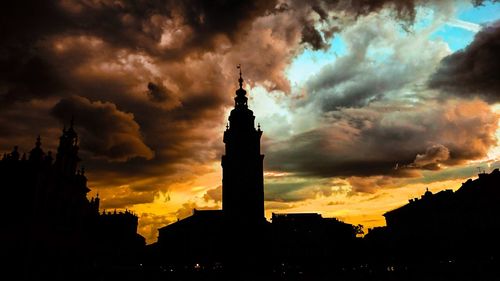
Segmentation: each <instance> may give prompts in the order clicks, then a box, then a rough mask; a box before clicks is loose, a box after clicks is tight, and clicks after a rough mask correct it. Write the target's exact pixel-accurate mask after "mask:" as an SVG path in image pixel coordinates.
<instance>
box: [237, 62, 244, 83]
mask: <svg viewBox="0 0 500 281" xmlns="http://www.w3.org/2000/svg"><path fill="white" fill-rule="evenodd" d="M236 68H238V69H239V70H240V79H238V82H239V83H240V89H243V77H242V76H241V64H238V65H237V66H236Z"/></svg>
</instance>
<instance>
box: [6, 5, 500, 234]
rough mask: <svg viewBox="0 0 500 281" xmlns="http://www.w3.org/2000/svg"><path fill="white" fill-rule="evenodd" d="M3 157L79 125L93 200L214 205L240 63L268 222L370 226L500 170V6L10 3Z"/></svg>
mask: <svg viewBox="0 0 500 281" xmlns="http://www.w3.org/2000/svg"><path fill="white" fill-rule="evenodd" d="M0 14H1V17H0V24H1V28H0V38H2V40H1V43H0V151H1V152H2V153H3V152H8V151H10V150H11V149H12V147H13V146H14V145H19V147H20V149H21V150H22V151H29V150H30V149H31V148H32V147H33V146H34V141H35V138H36V136H37V135H38V134H40V135H41V136H42V143H43V148H44V149H45V151H48V150H52V151H54V150H55V149H56V147H57V139H58V137H59V135H60V134H61V129H62V127H63V126H64V124H68V123H69V120H70V118H71V116H74V117H75V123H76V129H77V132H78V133H79V135H80V139H81V150H80V155H81V158H83V162H82V164H83V165H85V168H86V171H87V176H88V178H89V187H90V188H91V189H92V192H91V193H90V194H89V195H90V196H95V194H96V193H99V195H100V197H101V198H102V201H101V202H102V208H105V209H107V210H110V209H125V208H127V209H132V210H133V211H135V212H136V213H137V214H138V215H139V216H140V226H139V232H140V233H141V234H142V235H144V236H145V237H146V238H147V239H148V242H153V241H155V240H156V237H157V228H159V227H161V226H164V225H166V224H168V223H170V222H173V221H176V220H177V219H178V218H184V217H186V216H188V215H190V214H191V213H192V209H193V208H200V209H204V208H220V207H221V187H220V183H221V167H220V157H221V155H222V153H223V143H222V133H223V130H224V127H225V124H226V121H227V117H228V114H229V110H230V109H231V107H232V104H233V99H232V98H233V95H234V91H235V90H236V88H237V77H238V74H237V69H236V65H237V64H241V65H242V67H243V74H244V78H245V87H246V89H247V91H248V92H249V99H250V101H249V104H250V107H251V108H252V110H253V111H254V113H255V115H256V121H257V122H259V123H260V124H261V126H262V130H263V131H264V135H263V140H262V150H263V151H264V153H265V154H266V158H265V160H264V165H265V171H266V172H265V197H266V202H265V206H266V215H267V217H270V214H271V213H272V212H320V213H322V214H323V216H326V217H332V216H334V217H338V218H340V219H342V220H344V221H346V222H349V223H353V224H363V225H364V226H365V229H367V228H369V227H373V226H378V225H384V220H383V217H382V214H383V213H384V212H386V211H389V210H391V209H393V208H396V207H398V206H401V205H402V204H405V202H407V200H408V199H410V198H413V197H417V196H420V195H421V194H423V192H424V191H425V189H426V188H427V187H428V188H429V189H430V190H431V191H434V192H436V191H439V190H442V189H457V188H458V187H459V186H460V184H461V183H462V182H463V181H465V180H466V179H467V178H470V177H475V176H476V174H477V172H478V167H479V169H481V170H485V171H488V172H489V171H491V169H493V168H496V167H500V146H499V145H498V143H497V140H498V138H500V129H499V118H500V63H499V62H500V58H499V56H500V21H499V20H500V2H499V1H480V0H473V1H467V0H462V1H460V0H459V1H452V0H404V1H401V0H373V1H365V0H359V1H358V0H354V1H352V0H351V1H347V0H334V1H326V0H314V1H299V0H276V1H271V0H262V1H229V0H228V1H198V0H186V1H180V0H178V1H176V0H170V1H160V0H157V1H156V0H153V1H145V0H143V1H120V0H114V1H106V0H100V1H99V0H82V1H77V0H60V1H49V0H47V1H42V0H39V1H10V3H8V4H4V5H3V7H2V9H1V11H0Z"/></svg>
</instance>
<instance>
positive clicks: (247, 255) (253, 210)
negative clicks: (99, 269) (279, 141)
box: [150, 69, 357, 278]
mask: <svg viewBox="0 0 500 281" xmlns="http://www.w3.org/2000/svg"><path fill="white" fill-rule="evenodd" d="M238 82H239V88H238V89H237V90H236V97H235V98H234V101H235V105H234V109H233V110H231V114H230V116H229V123H228V125H227V126H226V130H225V132H224V139H223V141H224V143H225V155H223V156H222V163H221V164H222V170H223V172H222V210H193V214H192V216H190V217H188V218H185V219H183V220H178V221H177V222H175V223H172V224H170V225H167V226H165V227H163V228H160V229H159V236H158V242H157V243H156V244H154V245H152V246H151V247H150V252H151V256H154V259H156V261H159V264H160V265H161V266H162V267H163V268H168V267H169V266H170V267H172V266H173V267H174V268H175V270H179V269H185V268H186V266H187V268H191V269H192V270H200V268H199V267H202V268H205V269H206V270H205V273H207V274H208V272H212V273H214V272H213V271H217V270H221V269H224V271H225V272H226V273H228V272H230V273H231V276H232V277H233V278H235V275H239V277H242V275H248V276H254V277H255V276H256V275H258V274H259V273H262V272H263V271H266V272H268V273H269V272H271V271H272V268H273V267H274V266H276V265H280V264H282V263H283V262H285V261H287V262H291V263H294V264H298V263H302V262H304V261H305V259H308V260H307V263H311V262H313V261H314V262H318V261H320V260H321V259H324V258H325V257H332V256H334V255H337V256H338V257H340V256H341V255H342V254H343V253H344V252H345V250H346V249H347V247H348V246H349V245H351V244H352V242H353V241H355V239H356V233H357V229H356V227H354V226H352V225H350V224H346V223H343V222H341V221H339V220H337V219H334V218H331V219H330V218H323V217H321V215H319V214H315V213H303V214H273V218H272V223H269V222H267V221H266V219H265V217H264V171H263V159H264V155H262V154H261V151H260V139H261V136H262V130H261V129H260V124H259V125H258V126H257V128H256V127H255V116H254V115H253V112H252V110H250V109H249V108H248V104H247V100H248V99H247V97H246V91H245V90H244V89H243V78H242V77H241V69H240V77H239V80H238ZM333 249H334V250H335V251H332V250H333ZM171 270H173V271H175V270H174V269H173V268H171ZM280 270H282V269H280ZM170 277H172V276H170ZM219 277H220V276H219Z"/></svg>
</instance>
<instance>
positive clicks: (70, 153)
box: [55, 118, 80, 176]
mask: <svg viewBox="0 0 500 281" xmlns="http://www.w3.org/2000/svg"><path fill="white" fill-rule="evenodd" d="M79 161H80V158H79V157H78V135H77V134H76V132H75V130H74V129H73V118H72V119H71V124H70V127H69V129H67V130H66V128H64V129H63V134H62V135H61V137H60V138H59V147H58V148H57V155H56V162H55V165H56V168H57V169H58V170H59V171H60V172H61V173H62V174H63V175H64V176H73V175H75V173H76V168H77V165H78V162H79Z"/></svg>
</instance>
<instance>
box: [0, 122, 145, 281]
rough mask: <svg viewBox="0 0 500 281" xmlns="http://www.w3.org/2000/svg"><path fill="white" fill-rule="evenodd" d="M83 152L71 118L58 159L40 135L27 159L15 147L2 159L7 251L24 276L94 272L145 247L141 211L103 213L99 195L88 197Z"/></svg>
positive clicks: (1, 207) (0, 176)
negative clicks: (139, 227) (80, 153)
mask: <svg viewBox="0 0 500 281" xmlns="http://www.w3.org/2000/svg"><path fill="white" fill-rule="evenodd" d="M78 150H79V144H78V135H77V133H76V132H75V130H74V127H73V122H71V125H70V127H69V128H68V129H66V128H64V129H63V131H62V135H61V137H60V138H59V145H58V148H57V154H56V156H55V159H54V157H53V156H52V153H51V152H50V151H48V152H47V153H46V152H45V151H44V150H43V149H42V140H41V137H40V136H38V138H37V139H36V142H35V147H34V148H33V149H32V150H31V151H30V152H29V155H28V156H27V157H26V155H25V154H23V156H21V157H20V153H19V149H18V147H17V146H16V147H14V149H13V151H12V152H11V153H6V154H4V156H3V158H2V160H1V161H0V179H1V181H2V182H1V186H2V193H3V195H4V196H5V197H4V198H6V199H7V200H4V202H3V203H2V204H0V211H1V212H2V214H7V215H5V216H4V220H3V227H4V228H3V230H2V231H1V232H0V241H1V243H2V244H4V246H5V247H4V249H5V251H2V255H5V256H4V258H5V259H7V260H10V261H12V262H13V267H12V268H16V269H18V270H19V271H20V272H23V273H24V274H31V276H23V278H20V279H32V278H33V279H38V278H42V276H44V277H46V278H51V279H54V277H55V276H56V275H57V274H59V277H60V278H62V276H64V277H69V276H68V275H67V274H74V273H75V272H76V271H79V270H82V271H85V272H89V271H88V270H89V268H90V267H92V266H94V267H96V266H99V265H100V264H101V263H102V262H108V261H110V260H113V261H118V260H119V259H122V258H128V259H130V260H132V259H133V257H132V256H133V255H137V254H139V252H140V251H142V248H143V247H144V245H145V240H144V238H143V237H142V236H140V235H139V234H137V222H138V217H137V216H136V215H134V214H132V213H131V212H129V211H126V212H118V213H116V212H115V213H102V214H100V213H99V204H100V198H99V196H98V195H97V196H96V197H94V198H90V200H89V199H88V198H87V193H88V192H89V191H90V189H89V188H88V186H87V177H86V176H85V170H84V168H83V167H81V168H79V162H80V161H81V159H80V158H79V157H78ZM5 259H3V260H5ZM84 268H86V269H85V270H84ZM31 277H32V278H31ZM73 277H74V276H73Z"/></svg>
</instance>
